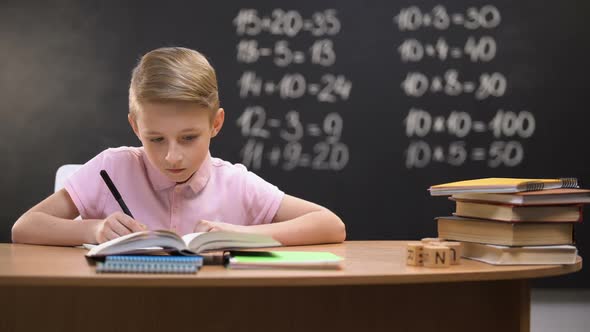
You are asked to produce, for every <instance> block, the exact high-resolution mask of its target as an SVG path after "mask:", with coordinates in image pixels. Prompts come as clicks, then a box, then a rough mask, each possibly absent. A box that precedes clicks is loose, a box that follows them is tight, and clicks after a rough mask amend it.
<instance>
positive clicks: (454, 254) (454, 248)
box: [440, 241, 463, 265]
mask: <svg viewBox="0 0 590 332" xmlns="http://www.w3.org/2000/svg"><path fill="white" fill-rule="evenodd" d="M440 245H441V246H444V247H447V248H449V249H451V265H458V264H461V255H463V243H461V242H454V241H443V242H440Z"/></svg>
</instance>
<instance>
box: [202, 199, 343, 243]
mask: <svg viewBox="0 0 590 332" xmlns="http://www.w3.org/2000/svg"><path fill="white" fill-rule="evenodd" d="M215 230H230V231H232V230H233V231H240V232H253V233H261V234H267V235H270V236H272V237H273V238H274V239H275V240H277V241H279V242H281V243H282V244H283V245H286V246H288V245H306V244H318V243H334V242H342V241H344V239H345V238H346V228H345V226H344V223H343V222H342V220H341V219H340V218H339V217H338V216H337V215H336V214H334V213H333V212H332V211H330V210H328V209H326V208H324V207H322V206H320V205H317V204H314V203H311V202H308V201H306V200H303V199H300V198H297V197H294V196H290V195H285V197H284V198H283V200H282V201H281V204H280V206H279V209H278V211H277V213H276V215H275V217H274V218H273V220H272V223H271V224H265V225H254V226H239V225H231V224H226V223H221V222H211V221H201V222H200V223H199V224H198V225H197V228H196V229H195V231H201V232H203V231H215Z"/></svg>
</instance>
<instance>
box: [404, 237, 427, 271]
mask: <svg viewBox="0 0 590 332" xmlns="http://www.w3.org/2000/svg"><path fill="white" fill-rule="evenodd" d="M423 247H424V245H423V244H422V243H420V242H409V243H408V245H407V253H406V264H407V265H413V266H422V259H423V258H422V248H423Z"/></svg>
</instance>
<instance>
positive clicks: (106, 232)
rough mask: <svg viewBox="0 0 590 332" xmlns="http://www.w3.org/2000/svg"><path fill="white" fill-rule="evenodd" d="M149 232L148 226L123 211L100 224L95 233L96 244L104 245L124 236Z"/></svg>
mask: <svg viewBox="0 0 590 332" xmlns="http://www.w3.org/2000/svg"><path fill="white" fill-rule="evenodd" d="M145 230H147V226H146V225H144V224H142V223H140V222H138V221H136V220H135V219H133V218H131V217H130V216H128V215H126V214H125V213H123V212H121V211H117V212H115V213H113V214H111V215H110V216H108V217H106V218H105V219H104V220H103V221H102V222H100V223H99V224H98V227H97V229H96V232H95V236H96V242H98V243H103V242H106V241H109V240H112V239H115V238H118V237H120V236H123V235H127V234H131V233H135V232H141V231H145Z"/></svg>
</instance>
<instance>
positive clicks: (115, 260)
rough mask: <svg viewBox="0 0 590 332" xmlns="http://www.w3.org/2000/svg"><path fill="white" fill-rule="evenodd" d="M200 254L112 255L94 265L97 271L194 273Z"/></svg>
mask: <svg viewBox="0 0 590 332" xmlns="http://www.w3.org/2000/svg"><path fill="white" fill-rule="evenodd" d="M202 265H203V258H202V257H200V256H163V255H162V256H144V255H112V256H106V258H105V261H104V262H98V263H97V265H96V272H97V273H183V274H185V273H196V272H197V271H198V270H199V268H200V267H201V266H202Z"/></svg>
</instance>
